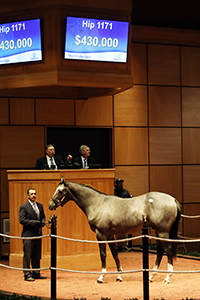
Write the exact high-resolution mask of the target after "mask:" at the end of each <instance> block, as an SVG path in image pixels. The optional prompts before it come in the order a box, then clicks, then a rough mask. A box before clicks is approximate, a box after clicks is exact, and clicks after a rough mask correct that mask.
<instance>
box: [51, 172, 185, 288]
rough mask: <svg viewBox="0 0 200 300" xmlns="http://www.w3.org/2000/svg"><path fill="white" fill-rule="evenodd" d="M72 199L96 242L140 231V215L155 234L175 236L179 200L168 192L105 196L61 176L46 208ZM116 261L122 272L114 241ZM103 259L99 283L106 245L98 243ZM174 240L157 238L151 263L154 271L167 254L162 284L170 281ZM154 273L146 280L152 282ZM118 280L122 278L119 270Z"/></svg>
mask: <svg viewBox="0 0 200 300" xmlns="http://www.w3.org/2000/svg"><path fill="white" fill-rule="evenodd" d="M70 200H72V201H74V202H75V203H76V204H77V205H78V206H79V207H80V209H81V210H82V211H83V212H84V213H85V215H86V216H87V219H88V222H89V224H90V228H91V230H92V231H94V232H95V234H96V237H97V240H98V241H111V240H114V239H115V237H114V236H115V234H124V233H134V232H135V231H138V230H141V229H142V226H143V218H144V217H145V218H146V220H147V222H148V226H150V227H152V228H153V229H155V232H156V235H157V237H160V238H165V239H170V238H171V239H176V238H177V232H178V224H179V220H180V216H181V208H180V204H179V202H178V201H177V200H176V199H175V198H173V197H171V196H170V195H167V194H164V193H159V192H150V193H147V194H144V195H141V196H138V197H134V198H128V199H121V198H118V197H115V196H112V195H106V194H103V193H101V192H99V191H96V190H95V189H93V188H91V187H88V186H85V185H82V184H79V183H75V182H68V181H65V179H64V177H62V179H61V182H60V183H59V185H58V187H57V188H56V191H55V193H54V195H53V197H52V198H51V200H50V202H49V209H50V210H55V209H56V208H57V207H58V206H63V205H64V204H66V203H67V202H68V201H70ZM108 245H109V247H110V250H111V253H112V256H113V258H114V260H115V263H116V266H117V270H118V272H120V271H122V267H121V265H120V261H119V258H118V252H117V248H116V244H115V243H108ZM99 248H100V257H101V262H102V275H101V276H100V277H99V278H98V280H97V282H98V283H102V282H103V277H104V275H105V273H106V244H99ZM176 249H177V243H174V242H168V241H165V242H164V241H159V240H158V241H157V258H156V262H155V265H154V270H155V271H156V270H157V269H158V267H159V265H160V262H161V260H162V257H163V254H164V252H165V253H166V255H167V257H168V271H169V273H168V274H167V277H166V278H165V279H164V281H163V282H164V283H169V282H170V276H171V275H172V274H171V273H170V272H171V271H173V257H175V256H176ZM155 275H156V272H153V273H152V275H151V276H150V278H149V280H150V281H151V282H152V281H153V278H154V276H155ZM117 281H122V277H121V273H120V274H119V275H118V277H117Z"/></svg>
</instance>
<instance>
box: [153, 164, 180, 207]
mask: <svg viewBox="0 0 200 300" xmlns="http://www.w3.org/2000/svg"><path fill="white" fill-rule="evenodd" d="M150 191H157V192H163V193H167V194H169V195H171V196H173V197H175V198H176V199H177V200H178V201H179V202H180V203H182V167H181V166H150Z"/></svg>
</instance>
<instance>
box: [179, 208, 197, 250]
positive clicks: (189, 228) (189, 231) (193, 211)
mask: <svg viewBox="0 0 200 300" xmlns="http://www.w3.org/2000/svg"><path fill="white" fill-rule="evenodd" d="M199 211H200V204H199V203H198V204H197V203H196V204H184V205H183V214H185V215H189V216H196V215H199V213H198V212H199ZM183 224H184V235H185V236H186V237H197V238H199V218H194V219H193V218H183ZM193 245H195V244H193ZM199 249H200V248H199Z"/></svg>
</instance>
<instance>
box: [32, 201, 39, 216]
mask: <svg viewBox="0 0 200 300" xmlns="http://www.w3.org/2000/svg"><path fill="white" fill-rule="evenodd" d="M33 209H34V211H35V212H36V215H37V217H38V219H39V216H40V212H39V209H38V207H37V204H36V203H35V202H34V203H33Z"/></svg>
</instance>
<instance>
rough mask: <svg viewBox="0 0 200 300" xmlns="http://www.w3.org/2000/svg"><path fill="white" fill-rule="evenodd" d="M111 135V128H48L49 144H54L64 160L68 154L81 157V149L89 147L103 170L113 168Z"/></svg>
mask: <svg viewBox="0 0 200 300" xmlns="http://www.w3.org/2000/svg"><path fill="white" fill-rule="evenodd" d="M111 134H112V130H111V129H110V128H66V127H48V128H47V144H53V146H54V147H55V150H56V153H58V154H60V155H61V156H62V158H63V159H64V160H65V159H66V157H67V155H68V154H71V155H72V156H73V157H75V156H79V155H80V153H79V147H80V146H81V145H88V146H89V147H90V150H91V156H93V157H94V158H95V161H96V163H98V164H101V168H111V167H112V157H111V153H112V150H111V142H110V141H112V137H111Z"/></svg>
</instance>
